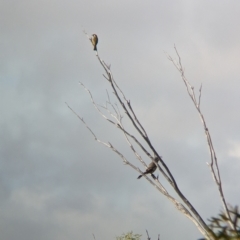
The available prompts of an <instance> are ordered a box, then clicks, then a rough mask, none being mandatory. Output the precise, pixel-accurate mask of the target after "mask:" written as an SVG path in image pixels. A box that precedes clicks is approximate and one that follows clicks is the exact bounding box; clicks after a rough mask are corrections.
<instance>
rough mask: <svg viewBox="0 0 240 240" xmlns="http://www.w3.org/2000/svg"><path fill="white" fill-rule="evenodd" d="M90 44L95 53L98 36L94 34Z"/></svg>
mask: <svg viewBox="0 0 240 240" xmlns="http://www.w3.org/2000/svg"><path fill="white" fill-rule="evenodd" d="M91 42H92V45H93V50H94V51H97V44H98V36H97V35H96V34H93V35H92V38H91Z"/></svg>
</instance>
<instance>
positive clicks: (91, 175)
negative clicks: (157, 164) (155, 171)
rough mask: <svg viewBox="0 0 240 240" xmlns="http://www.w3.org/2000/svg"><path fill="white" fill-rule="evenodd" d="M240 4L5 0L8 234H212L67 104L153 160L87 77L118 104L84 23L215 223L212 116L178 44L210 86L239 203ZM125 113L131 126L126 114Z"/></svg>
mask: <svg viewBox="0 0 240 240" xmlns="http://www.w3.org/2000/svg"><path fill="white" fill-rule="evenodd" d="M239 12H240V2H239V1H236V0H229V1H222V0H220V1H219V0H215V1H213V0H202V1H192V0H183V1H176V0H174V1H163V0H157V1H142V0H138V1H136V0H132V1H129V0H128V1H127V0H122V1H113V0H111V1H110V0H104V1H101V0H98V1H83V0H61V1H60V0H22V1H18V0H0V33H1V37H0V112H1V117H0V171H1V172H0V209H1V210H0V232H1V239H3V240H14V239H18V240H33V239H34V240H77V239H85V240H87V239H91V240H93V236H92V234H94V235H95V237H96V239H97V240H103V239H104V240H111V239H115V237H116V236H119V235H121V234H122V233H126V232H128V231H131V230H132V231H134V233H139V234H143V238H142V239H146V233H145V229H147V230H148V231H149V233H150V236H151V238H152V239H157V234H160V235H161V240H165V239H186V240H193V239H198V238H200V237H201V234H200V233H199V231H198V230H197V229H196V227H195V225H193V223H192V222H190V221H189V220H188V219H187V218H186V217H185V216H183V215H182V214H181V213H179V212H178V211H177V210H176V209H175V207H174V206H173V204H172V203H171V202H169V201H168V200H167V199H166V198H165V197H164V196H163V195H161V194H160V193H159V192H157V191H156V189H154V188H153V187H152V186H151V185H149V184H148V182H147V181H146V180H145V179H144V178H142V179H140V180H137V176H138V173H137V172H135V171H134V170H133V169H131V168H129V167H128V166H126V165H123V163H122V160H121V159H120V158H119V156H117V155H116V154H114V153H113V152H111V150H109V149H107V148H105V147H103V146H102V145H100V144H98V143H97V142H95V141H94V139H93V137H92V136H91V134H90V133H89V132H88V131H87V129H86V128H85V127H84V125H83V124H82V123H81V122H80V121H79V119H78V118H77V117H76V116H75V115H74V114H73V113H72V112H71V111H70V110H69V109H68V108H67V106H66V104H65V102H67V103H68V104H69V105H70V106H71V107H72V108H73V109H74V110H75V111H76V112H77V113H78V114H79V115H80V116H82V117H83V118H84V120H85V121H86V122H87V123H88V124H89V126H90V127H91V128H92V130H93V131H94V132H95V133H96V134H97V136H98V137H99V138H100V139H101V140H103V141H109V142H111V143H112V144H114V146H115V147H117V148H118V149H119V150H120V151H121V152H122V153H123V154H124V155H125V156H126V157H127V159H128V160H129V161H131V162H132V163H133V164H135V165H136V166H138V167H139V168H141V169H142V170H144V167H143V166H142V165H141V163H139V162H138V161H137V160H136V158H135V156H134V155H133V154H132V153H131V152H130V150H129V147H128V145H127V143H126V142H125V140H124V136H123V135H122V134H121V133H120V132H119V130H117V129H116V128H114V127H113V126H111V125H109V124H108V123H107V122H106V121H105V120H104V119H102V118H101V117H100V116H99V114H98V113H97V112H96V111H95V109H94V107H93V106H92V104H91V100H90V99H89V96H88V94H87V93H86V92H85V91H84V89H83V88H82V87H81V86H80V85H79V81H80V82H83V83H84V84H85V85H86V87H88V88H89V89H90V90H91V92H92V94H93V96H94V98H95V100H96V101H97V102H98V103H99V104H105V101H106V99H107V95H106V89H108V91H109V93H111V92H112V91H111V90H110V88H109V84H108V82H107V81H106V80H105V79H104V78H103V76H102V74H103V73H104V71H103V69H102V67H101V65H100V64H99V62H98V61H97V58H96V56H95V53H94V51H93V50H92V46H91V43H90V42H89V41H88V39H87V38H86V36H85V35H84V33H83V31H82V30H83V29H85V30H86V31H87V32H88V33H89V35H90V34H92V33H96V34H97V35H98V37H99V44H98V50H99V55H100V57H101V58H102V59H104V61H105V62H107V63H110V64H111V69H112V72H113V74H114V77H115V80H116V81H117V83H118V85H119V86H120V87H121V88H122V90H123V91H124V92H125V94H126V96H127V98H128V99H130V100H131V103H132V106H133V107H134V110H135V113H136V114H137V116H138V117H139V119H140V121H141V123H142V124H143V126H144V127H145V129H146V131H147V132H148V134H149V136H150V138H151V141H152V143H153V145H154V146H155V148H156V150H157V151H158V153H159V155H161V156H162V157H163V159H164V160H165V162H166V163H167V165H168V166H169V168H170V169H171V171H172V173H173V175H174V176H175V178H176V180H177V182H178V184H179V187H180V189H181V190H182V191H183V193H184V194H185V196H186V197H187V198H188V199H189V201H191V203H192V204H193V205H194V206H195V208H196V209H197V211H199V213H200V214H201V215H202V217H203V218H204V220H206V221H207V219H208V218H210V217H211V216H213V215H216V214H217V213H219V211H220V210H221V209H222V205H221V201H220V199H219V194H218V191H217V187H216V185H215V184H214V182H213V180H212V176H211V173H210V171H209V169H208V166H207V164H206V162H209V161H210V159H209V153H208V149H207V143H206V139H205V135H204V132H203V128H202V126H201V122H200V119H199V117H198V115H197V112H196V110H195V109H194V107H193V104H192V103H191V101H190V99H189V97H188V95H187V93H186V89H185V88H184V84H183V82H182V81H181V78H180V75H179V73H178V72H177V71H176V69H175V68H174V66H173V64H172V63H171V62H170V61H169V60H168V59H167V57H166V54H165V52H167V53H169V54H170V55H171V56H172V57H174V58H176V55H175V53H174V44H176V46H177V48H178V51H179V53H180V55H181V57H182V63H183V65H184V68H185V73H186V76H187V77H188V80H189V81H190V82H191V83H192V84H193V85H194V86H195V90H196V92H198V88H199V87H200V85H201V84H202V85H203V89H202V102H201V107H202V111H203V113H204V116H205V118H206V121H207V124H208V127H209V130H210V132H211V134H212V140H213V143H214V146H215V150H216V153H217V157H218V161H219V167H220V170H221V176H222V181H223V188H224V192H225V196H226V200H227V202H228V203H230V204H232V205H237V204H239V203H240V202H239V200H240V191H239V188H240V177H239V171H240V134H239V133H240V124H239V122H240V111H239V109H240V94H239V92H240V81H239V78H240V32H239V24H240V14H239ZM111 99H112V100H113V102H115V101H116V100H115V99H114V97H113V96H111ZM119 107H120V106H119ZM124 122H125V123H126V126H128V127H129V129H131V128H130V124H128V123H127V117H126V116H125V117H124ZM131 131H132V130H131ZM140 154H141V156H142V157H143V159H144V160H145V161H146V162H147V163H149V159H148V158H146V156H145V155H144V154H143V153H141V152H140ZM159 179H160V180H162V177H161V176H160V177H159ZM163 183H164V184H165V187H166V188H167V189H169V191H170V192H171V193H172V190H170V187H169V186H168V185H167V184H166V182H165V181H163Z"/></svg>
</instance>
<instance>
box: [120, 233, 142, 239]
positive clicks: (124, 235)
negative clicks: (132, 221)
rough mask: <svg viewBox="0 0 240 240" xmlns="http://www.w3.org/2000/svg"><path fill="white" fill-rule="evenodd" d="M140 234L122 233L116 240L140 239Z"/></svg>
mask: <svg viewBox="0 0 240 240" xmlns="http://www.w3.org/2000/svg"><path fill="white" fill-rule="evenodd" d="M141 236H142V235H139V234H133V232H128V233H126V234H125V233H123V234H122V236H120V237H117V240H140V237H141Z"/></svg>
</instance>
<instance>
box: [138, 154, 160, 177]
mask: <svg viewBox="0 0 240 240" xmlns="http://www.w3.org/2000/svg"><path fill="white" fill-rule="evenodd" d="M155 161H157V162H158V161H159V159H158V157H157V156H155ZM156 169H157V165H156V163H155V162H154V161H152V162H151V163H150V164H149V165H148V167H147V169H146V171H145V172H144V173H143V174H141V175H139V176H138V178H137V179H140V178H141V177H142V176H143V175H145V174H149V173H150V174H152V173H154V172H155V170H156Z"/></svg>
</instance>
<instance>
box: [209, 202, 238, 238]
mask: <svg viewBox="0 0 240 240" xmlns="http://www.w3.org/2000/svg"><path fill="white" fill-rule="evenodd" d="M229 212H230V215H231V220H230V219H229V218H228V217H227V216H226V214H225V213H223V212H221V213H220V214H219V215H218V217H212V218H211V219H209V221H210V224H209V225H208V226H209V229H210V231H211V235H212V236H213V237H214V239H217V240H218V239H219V240H240V225H239V220H240V213H239V212H238V207H237V206H236V207H235V208H231V210H229ZM230 222H232V225H233V228H232V227H231V225H230Z"/></svg>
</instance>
